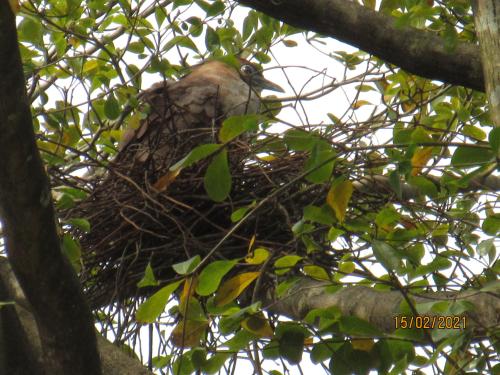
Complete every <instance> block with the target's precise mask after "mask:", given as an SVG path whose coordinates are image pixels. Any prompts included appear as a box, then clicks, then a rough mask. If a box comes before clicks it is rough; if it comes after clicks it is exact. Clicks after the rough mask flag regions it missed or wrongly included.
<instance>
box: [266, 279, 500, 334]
mask: <svg viewBox="0 0 500 375" xmlns="http://www.w3.org/2000/svg"><path fill="white" fill-rule="evenodd" d="M328 286H331V284H330V283H328V282H320V281H316V280H312V279H303V280H300V281H299V282H298V283H297V284H295V285H294V286H293V287H292V288H290V289H289V290H288V292H287V294H286V295H285V296H284V297H282V298H281V299H279V300H277V299H275V298H274V297H273V296H268V299H267V301H266V303H267V304H269V310H271V311H273V312H275V313H278V314H281V315H285V316H288V317H289V318H291V319H294V320H296V319H303V318H304V317H305V316H306V315H307V313H309V312H310V311H311V310H313V309H324V308H328V307H334V306H335V307H338V308H339V309H340V311H341V313H342V315H344V316H356V317H358V318H360V319H363V320H366V321H368V322H369V323H371V324H372V325H374V326H375V327H376V328H378V329H379V330H380V331H381V332H384V333H391V332H393V331H394V330H395V320H394V317H395V316H397V315H400V314H401V313H400V306H401V302H402V301H403V300H404V299H405V296H404V295H403V293H401V292H400V291H378V290H376V289H373V288H369V287H365V286H354V287H346V288H342V289H340V290H339V291H337V292H334V293H330V292H328V290H327V287H328ZM407 296H408V297H410V298H411V300H412V301H413V303H414V304H421V303H429V302H439V301H450V302H453V301H468V302H471V303H472V304H473V305H474V306H475V309H474V310H473V311H467V312H466V313H465V316H466V328H467V329H470V330H471V332H473V337H476V338H479V337H482V336H484V335H485V333H486V331H487V330H488V329H493V328H496V327H498V326H499V325H500V295H499V294H498V293H497V294H495V293H486V292H479V291H474V290H471V291H464V292H435V293H425V294H418V295H417V294H411V293H408V294H407ZM422 315H424V314H422ZM426 315H431V314H429V313H427V314H426ZM462 323H463V322H462Z"/></svg>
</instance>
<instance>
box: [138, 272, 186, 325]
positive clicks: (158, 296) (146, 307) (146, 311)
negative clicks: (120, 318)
mask: <svg viewBox="0 0 500 375" xmlns="http://www.w3.org/2000/svg"><path fill="white" fill-rule="evenodd" d="M182 281H183V280H179V281H176V282H175V283H172V284H168V285H166V286H164V287H163V288H161V289H160V290H159V291H157V292H156V293H155V294H153V295H152V296H151V297H149V298H148V299H147V300H146V301H145V302H144V303H143V304H142V305H140V306H139V308H138V309H137V313H136V314H135V318H136V320H137V321H138V322H140V323H153V322H154V321H155V320H156V319H157V318H158V317H159V316H160V314H161V313H162V312H163V311H164V310H165V306H166V305H167V302H168V300H169V299H170V296H171V295H172V293H173V292H174V291H175V290H176V289H177V287H178V286H179V285H180V283H181V282H182Z"/></svg>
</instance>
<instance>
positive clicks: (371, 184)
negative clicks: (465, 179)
mask: <svg viewBox="0 0 500 375" xmlns="http://www.w3.org/2000/svg"><path fill="white" fill-rule="evenodd" d="M425 177H426V178H427V179H428V180H430V181H432V182H433V183H434V184H435V185H436V188H439V186H440V184H441V183H440V180H441V177H438V176H433V175H426V176H425ZM354 189H355V190H356V191H357V192H359V193H363V194H386V193H387V192H394V189H393V188H392V186H391V184H390V182H389V177H387V176H365V177H363V178H362V179H360V180H359V181H355V182H354ZM458 191H459V192H461V193H472V192H475V191H500V177H499V176H494V175H491V174H486V175H481V176H476V177H474V178H472V179H471V180H470V181H469V183H468V185H467V186H465V187H460V188H458ZM420 195H421V192H420V191H419V189H418V188H417V187H415V186H412V185H410V184H408V183H402V184H401V199H402V200H403V201H408V200H410V199H417V198H418V197H419V196H420Z"/></svg>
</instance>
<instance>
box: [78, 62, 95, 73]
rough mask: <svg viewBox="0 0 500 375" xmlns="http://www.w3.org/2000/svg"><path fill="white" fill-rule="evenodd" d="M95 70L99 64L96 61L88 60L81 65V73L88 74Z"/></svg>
mask: <svg viewBox="0 0 500 375" xmlns="http://www.w3.org/2000/svg"><path fill="white" fill-rule="evenodd" d="M97 68H99V63H98V62H97V60H88V61H87V62H86V63H85V64H83V69H82V72H83V73H89V72H91V71H94V70H96V69H97Z"/></svg>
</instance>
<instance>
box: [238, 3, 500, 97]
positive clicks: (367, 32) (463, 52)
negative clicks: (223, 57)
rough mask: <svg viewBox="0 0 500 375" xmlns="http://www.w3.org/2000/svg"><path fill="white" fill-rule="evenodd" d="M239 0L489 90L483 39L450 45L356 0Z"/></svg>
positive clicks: (419, 69)
mask: <svg viewBox="0 0 500 375" xmlns="http://www.w3.org/2000/svg"><path fill="white" fill-rule="evenodd" d="M237 1H238V2H239V3H241V4H243V5H247V6H249V7H252V8H254V9H256V10H258V11H261V12H263V13H266V14H268V15H270V16H271V17H274V18H276V19H279V20H281V21H283V22H285V23H287V24H290V25H292V26H295V27H298V28H302V29H305V30H311V31H315V32H318V33H320V34H323V35H327V36H331V37H333V38H335V39H338V40H340V41H341V42H345V43H347V44H350V45H352V46H356V47H358V48H360V49H362V50H364V51H366V52H368V53H371V54H373V55H375V56H377V57H379V58H381V59H382V60H385V61H387V62H388V63H391V64H394V65H397V66H399V67H401V68H403V69H405V70H407V71H409V72H411V73H413V74H417V75H419V76H422V77H426V78H430V79H434V80H438V81H443V82H447V83H450V84H454V85H461V86H465V87H469V88H472V89H475V90H480V91H484V79H483V72H482V69H481V61H480V53H479V47H478V46H477V45H474V44H471V43H464V42H459V43H458V45H457V46H456V48H455V49H454V50H453V51H450V50H448V49H447V48H446V46H445V43H444V41H443V40H442V39H441V38H440V37H439V36H438V35H436V34H435V33H431V32H428V31H424V30H419V29H415V28H411V27H397V26H396V24H395V19H394V18H393V17H390V16H386V15H383V14H380V13H378V12H376V11H372V10H370V9H368V8H365V7H363V6H361V5H359V4H356V3H355V2H353V1H346V0H273V1H269V0H237ZM490 2H495V0H490ZM496 61H498V60H496Z"/></svg>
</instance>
